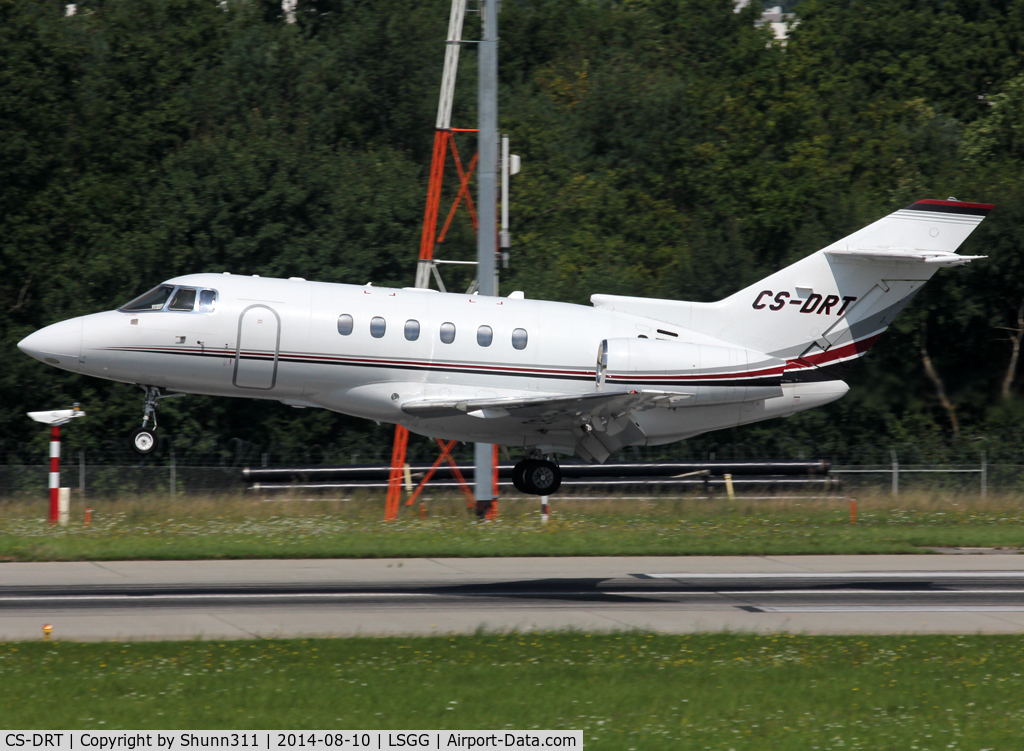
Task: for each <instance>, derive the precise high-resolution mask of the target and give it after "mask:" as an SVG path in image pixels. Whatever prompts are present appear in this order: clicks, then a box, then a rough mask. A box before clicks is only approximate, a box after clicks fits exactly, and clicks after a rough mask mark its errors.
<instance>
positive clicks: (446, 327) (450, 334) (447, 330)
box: [441, 322, 455, 344]
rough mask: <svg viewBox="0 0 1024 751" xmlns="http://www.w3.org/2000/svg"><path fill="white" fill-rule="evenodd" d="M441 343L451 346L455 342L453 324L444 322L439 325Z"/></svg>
mask: <svg viewBox="0 0 1024 751" xmlns="http://www.w3.org/2000/svg"><path fill="white" fill-rule="evenodd" d="M441 341H442V342H444V343H445V344H451V343H452V342H454V341H455V324H454V323H449V322H445V323H442V324H441Z"/></svg>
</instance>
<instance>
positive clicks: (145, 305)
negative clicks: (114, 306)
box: [120, 284, 174, 312]
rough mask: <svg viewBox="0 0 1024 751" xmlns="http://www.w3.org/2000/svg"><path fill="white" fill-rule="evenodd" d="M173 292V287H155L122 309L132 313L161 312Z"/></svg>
mask: <svg viewBox="0 0 1024 751" xmlns="http://www.w3.org/2000/svg"><path fill="white" fill-rule="evenodd" d="M173 291H174V287H173V285H170V284H161V285H160V286H159V287H154V288H153V289H151V290H150V291H149V292H147V293H146V294H144V295H140V296H139V297H136V298H135V299H134V300H132V301H131V302H130V303H128V304H127V305H124V306H122V307H121V308H120V309H121V310H126V311H132V312H135V311H137V310H160V309H162V308H163V307H164V305H165V304H166V302H167V298H169V297H170V296H171V292H173Z"/></svg>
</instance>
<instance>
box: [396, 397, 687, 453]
mask: <svg viewBox="0 0 1024 751" xmlns="http://www.w3.org/2000/svg"><path fill="white" fill-rule="evenodd" d="M692 396H693V394H685V393H682V394H681V393H677V392H668V391H614V392H597V393H589V394H565V395H563V394H559V395H555V396H529V397H507V398H495V399H462V400H437V399H433V400H431V399H428V400H422V401H415V402H407V403H405V404H403V405H402V411H403V412H405V413H406V414H409V415H412V416H414V417H421V418H426V419H430V418H444V417H457V416H460V415H468V416H470V417H477V418H480V419H484V420H503V421H506V420H507V421H512V422H515V423H518V424H520V425H523V426H528V427H529V428H532V429H533V430H536V431H538V432H540V431H545V432H552V431H559V432H563V431H564V432H571V433H572V435H573V436H575V440H576V453H577V454H579V455H580V456H581V457H582V458H584V459H589V460H590V461H599V462H603V461H604V460H605V459H607V458H608V457H609V456H610V455H611V454H612V453H613V452H615V451H618V450H619V449H621V448H623V447H624V446H629V445H632V444H634V443H641V442H643V440H644V438H646V436H645V435H644V432H643V430H641V429H640V426H639V425H637V423H636V421H635V420H634V419H633V417H632V413H633V412H635V411H643V410H646V409H653V408H657V407H673V406H676V405H677V404H678V403H679V402H681V401H684V400H686V399H689V398H690V397H692Z"/></svg>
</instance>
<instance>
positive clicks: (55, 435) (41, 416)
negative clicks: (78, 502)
mask: <svg viewBox="0 0 1024 751" xmlns="http://www.w3.org/2000/svg"><path fill="white" fill-rule="evenodd" d="M28 416H29V417H31V418H32V419H33V420H35V421H36V422H41V423H45V424H46V425H49V426H50V482H49V486H50V524H57V523H58V522H60V520H61V519H60V426H61V425H63V424H64V423H66V422H71V420H73V419H75V418H76V417H85V412H84V411H83V410H82V409H80V408H79V407H78V403H77V402H75V406H74V407H72V408H71V409H55V410H51V411H49V412H29V413H28ZM66 512H67V504H66V501H65V517H64V522H63V523H64V524H67V513H66Z"/></svg>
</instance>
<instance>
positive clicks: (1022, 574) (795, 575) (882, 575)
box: [634, 571, 1024, 581]
mask: <svg viewBox="0 0 1024 751" xmlns="http://www.w3.org/2000/svg"><path fill="white" fill-rule="evenodd" d="M634 576H636V577H639V578H641V579H692V580H703V579H707V580H709V581H713V580H715V579H869V578H870V579H1022V580H1024V571H860V572H856V571H838V572H836V573H831V574H830V573H825V572H821V573H815V572H803V571H800V572H787V573H778V574H765V573H755V574H743V573H736V574H634Z"/></svg>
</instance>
